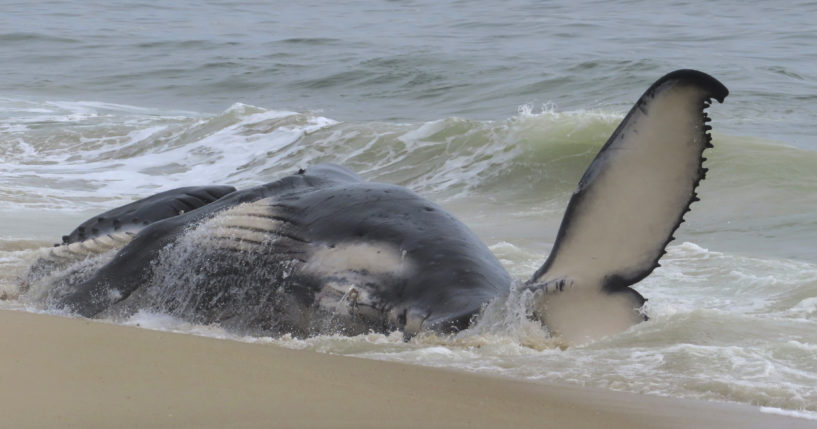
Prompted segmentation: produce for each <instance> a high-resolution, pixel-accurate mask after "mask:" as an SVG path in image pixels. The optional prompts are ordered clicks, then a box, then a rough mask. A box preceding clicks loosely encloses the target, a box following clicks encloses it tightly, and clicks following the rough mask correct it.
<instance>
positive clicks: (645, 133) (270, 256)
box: [49, 70, 728, 343]
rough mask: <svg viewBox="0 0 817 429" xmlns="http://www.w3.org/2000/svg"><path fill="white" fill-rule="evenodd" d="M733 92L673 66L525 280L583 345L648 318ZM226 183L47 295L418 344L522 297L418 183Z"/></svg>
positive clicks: (548, 318)
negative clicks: (216, 194) (710, 112)
mask: <svg viewBox="0 0 817 429" xmlns="http://www.w3.org/2000/svg"><path fill="white" fill-rule="evenodd" d="M727 93H728V92H727V90H726V88H725V87H724V86H723V85H721V84H720V83H719V82H718V81H717V80H715V79H714V78H712V77H710V76H709V75H706V74H704V73H701V72H697V71H692V70H679V71H676V72H673V73H670V74H668V75H666V76H664V77H663V78H661V79H659V80H658V81H657V82H656V83H655V84H653V85H652V86H651V87H650V88H649V89H648V90H647V92H646V93H645V94H644V95H643V96H642V97H641V98H640V99H639V100H638V102H637V103H636V105H635V107H633V109H632V110H631V111H630V113H629V114H628V115H627V117H626V118H625V119H624V121H623V122H622V123H621V125H619V127H618V128H617V129H616V131H615V132H614V133H613V135H612V136H611V137H610V139H609V141H608V142H607V143H606V144H605V145H604V147H603V148H602V149H601V151H600V152H599V154H598V156H597V157H596V159H595V160H594V161H593V163H592V164H591V165H590V167H589V168H588V170H587V172H586V173H585V174H584V176H583V177H582V179H581V182H580V183H579V186H578V188H577V190H576V191H575V193H574V194H573V197H572V198H571V200H570V203H569V204H568V207H567V210H566V212H565V217H564V220H563V221H562V225H561V227H560V230H559V233H558V236H557V240H556V243H555V244H554V247H553V252H552V253H551V255H550V256H549V258H548V259H547V261H546V262H545V263H544V265H543V266H542V267H541V268H540V269H539V270H538V271H537V272H536V273H535V274H534V276H533V277H532V279H531V280H530V281H528V282H527V283H525V284H524V286H523V287H524V288H525V289H527V290H528V291H529V292H530V295H531V296H532V300H531V305H532V308H531V311H532V313H533V315H534V317H535V318H538V319H539V320H541V321H543V322H544V324H545V325H546V326H547V328H548V329H550V331H551V332H552V333H553V334H554V335H558V336H561V337H563V338H564V339H566V340H568V341H570V342H574V343H575V342H581V341H586V340H587V339H593V338H598V337H599V336H602V335H609V334H613V333H616V332H619V331H621V330H623V329H626V328H627V327H629V326H631V325H632V324H634V323H637V322H638V321H641V320H644V317H643V315H642V314H641V313H640V308H641V306H642V305H643V303H644V298H643V297H642V296H641V295H640V294H639V293H638V292H636V291H635V290H633V289H631V288H630V287H629V286H630V285H632V284H634V283H636V282H638V281H640V280H641V279H643V278H644V277H646V276H647V275H649V273H650V272H652V271H653V269H655V267H656V266H658V260H659V258H660V257H661V255H663V253H664V251H665V250H664V249H665V247H666V245H667V243H668V242H669V241H670V240H671V239H672V234H673V232H674V231H675V229H676V228H677V227H678V225H679V224H680V223H681V222H682V220H683V219H682V216H683V214H684V213H685V212H686V211H688V209H689V205H690V204H691V203H692V202H693V201H695V199H696V196H695V188H696V186H697V185H698V182H700V180H701V179H703V177H704V173H705V171H706V170H705V169H703V168H702V162H703V158H702V156H701V154H702V152H703V150H704V149H705V148H706V147H708V146H709V145H710V144H709V135H708V133H707V131H708V130H709V127H708V125H706V123H707V122H708V118H707V116H706V114H705V113H704V109H705V107H707V106H708V101H709V100H710V99H711V98H715V99H717V100H719V101H723V99H724V97H726V95H727ZM228 191H229V192H228ZM225 192H226V194H225V195H224V196H222V197H220V198H218V199H216V200H215V201H212V202H208V203H206V204H203V205H201V206H200V207H198V208H194V209H193V210H190V211H185V212H183V213H175V212H174V213H171V215H170V216H167V217H165V218H163V219H160V220H159V219H157V220H156V221H155V222H153V223H149V224H148V225H147V226H145V227H144V229H142V230H140V231H139V232H138V233H136V234H135V235H134V237H133V240H132V241H130V243H129V244H127V245H125V246H124V247H123V248H122V249H121V250H119V251H118V253H117V254H116V255H115V256H114V257H113V258H112V259H111V260H110V262H108V263H106V264H105V265H104V266H101V267H100V268H98V269H97V268H94V269H95V270H96V271H95V272H93V274H92V275H91V276H90V277H88V278H87V279H83V280H82V281H77V282H67V283H64V284H65V286H64V287H62V288H55V291H54V292H53V293H51V294H50V296H49V300H50V302H52V303H53V305H54V306H56V307H60V308H65V309H68V310H71V311H74V312H76V313H78V314H81V315H83V316H87V317H95V316H115V315H121V314H130V313H132V312H134V311H138V310H140V309H152V310H155V311H161V312H165V313H169V314H172V315H174V316H177V317H180V318H183V319H187V320H192V321H195V322H197V323H214V322H215V323H220V324H222V326H225V327H228V328H234V329H236V330H239V331H245V332H246V331H251V332H253V333H264V334H268V335H280V334H292V335H295V336H309V335H315V334H324V333H343V334H348V335H354V334H359V333H365V332H371V331H376V332H391V331H394V330H400V331H402V332H403V333H404V335H405V336H406V337H410V336H412V335H415V334H417V333H418V332H421V331H433V332H441V333H450V332H457V331H460V330H463V329H466V328H468V327H469V326H471V324H472V323H474V321H475V320H477V319H478V317H479V314H480V312H481V311H482V309H483V308H485V306H486V305H487V304H489V303H491V302H494V301H496V302H501V300H503V299H506V298H507V297H508V296H510V292H511V287H512V283H513V280H512V278H511V276H510V275H509V274H508V272H507V271H506V270H505V269H504V268H503V267H502V265H501V264H500V263H499V261H498V260H497V258H496V257H495V256H494V255H493V254H492V253H491V252H490V251H489V250H488V248H487V247H486V246H485V245H484V244H483V243H482V242H480V240H479V239H478V238H477V237H476V235H475V234H474V233H473V232H471V231H470V230H469V229H468V228H467V227H466V226H465V225H463V224H462V223H461V222H459V221H458V220H456V219H455V218H454V217H453V216H451V215H450V214H449V213H447V212H445V211H444V210H443V209H442V208H440V207H439V206H437V205H435V204H433V203H431V202H429V201H427V200H425V199H424V198H422V197H420V196H419V195H417V194H415V193H413V192H411V191H410V190H408V189H405V188H401V187H399V186H394V185H388V184H382V183H371V182H366V181H363V180H362V179H361V178H359V177H358V176H357V175H355V174H354V173H352V172H351V171H349V170H347V169H345V168H343V167H340V166H337V165H331V164H321V165H316V166H312V167H309V168H307V169H306V170H300V171H299V172H298V173H296V174H293V175H290V176H286V177H284V178H281V179H280V180H277V181H274V182H271V183H268V184H266V185H262V186H257V187H255V188H250V189H246V190H241V191H234V192H232V191H230V190H225ZM160 195H161V194H160ZM158 197H159V196H156V197H151V198H158ZM148 200H150V199H148ZM146 201H147V200H146ZM160 205H161V204H160ZM165 206H167V205H165ZM170 207H173V208H174V209H176V208H175V206H173V205H170ZM126 208H127V206H126V207H123V208H120V209H116V210H113V211H111V212H109V213H120V212H126V211H127V210H126ZM178 211H179V212H180V211H181V210H178ZM102 217H103V218H107V217H108V216H107V214H106V215H103V216H102ZM157 217H161V216H157ZM89 222H91V221H89ZM86 223H87V222H86ZM84 225H85V224H84ZM84 228H86V229H85V231H86V232H87V228H88V225H85V226H84ZM97 229H98V230H100V231H101V229H100V228H97ZM80 232H81V231H80ZM74 235H81V234H79V233H78V232H77V231H75V232H74V233H72V234H71V235H69V236H68V239H67V241H70V240H72V237H73V236H74ZM71 245H72V244H69V246H71ZM526 296H527V295H526Z"/></svg>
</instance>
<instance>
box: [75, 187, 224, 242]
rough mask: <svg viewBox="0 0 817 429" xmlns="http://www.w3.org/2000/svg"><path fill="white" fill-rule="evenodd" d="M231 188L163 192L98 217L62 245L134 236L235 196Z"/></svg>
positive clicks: (77, 230) (80, 228) (83, 225)
mask: <svg viewBox="0 0 817 429" xmlns="http://www.w3.org/2000/svg"><path fill="white" fill-rule="evenodd" d="M234 191H235V188H234V187H232V186H189V187H184V188H177V189H172V190H169V191H165V192H161V193H158V194H155V195H152V196H150V197H147V198H143V199H141V200H138V201H134V202H132V203H130V204H126V205H124V206H121V207H117V208H115V209H113V210H109V211H107V212H105V213H102V214H99V215H96V216H94V217H92V218H90V219H88V220H86V221H85V222H83V223H82V224H80V225H79V226H78V227H77V228H75V229H74V230H73V231H71V233H70V234H68V235H65V236H63V237H62V244H71V243H76V242H81V241H86V240H89V239H91V238H94V237H99V236H102V235H105V234H110V233H115V232H126V231H127V232H134V231H138V230H140V229H142V228H144V227H145V226H146V225H149V224H151V223H154V222H156V221H159V220H162V219H166V218H169V217H173V216H177V215H179V214H181V213H185V212H189V211H191V210H195V209H197V208H199V207H203V206H205V205H207V204H210V203H212V202H213V201H216V200H218V199H219V198H221V197H223V196H225V195H227V194H229V193H232V192H234Z"/></svg>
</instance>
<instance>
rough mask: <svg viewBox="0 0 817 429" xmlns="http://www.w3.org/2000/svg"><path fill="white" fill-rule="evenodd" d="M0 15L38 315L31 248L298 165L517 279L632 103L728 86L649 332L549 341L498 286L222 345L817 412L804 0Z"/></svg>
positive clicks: (11, 297) (816, 187)
mask: <svg viewBox="0 0 817 429" xmlns="http://www.w3.org/2000/svg"><path fill="white" fill-rule="evenodd" d="M730 3H732V4H730ZM0 8H1V9H2V11H3V13H2V14H0V53H2V55H3V58H5V59H6V60H4V61H2V62H0V160H2V162H0V267H1V268H2V269H0V295H4V296H5V297H6V298H7V299H6V300H5V301H0V306H4V307H12V308H20V307H23V308H30V309H33V310H36V309H37V307H36V304H35V303H31V302H27V301H26V300H19V299H17V294H18V292H19V289H18V285H19V278H20V277H21V276H23V275H24V274H25V270H26V267H27V266H28V264H29V263H30V262H31V260H32V259H33V258H34V257H35V254H36V252H37V250H36V249H38V248H41V247H44V246H49V245H50V244H52V243H54V242H56V241H58V239H59V237H60V236H61V235H63V234H65V233H67V232H68V231H70V230H71V229H73V228H74V227H75V226H76V225H77V224H78V223H79V222H81V221H82V220H84V219H85V218H87V217H89V216H91V215H93V214H95V213H98V212H100V211H104V210H107V209H108V208H112V207H114V206H116V205H118V204H122V203H125V202H128V201H132V200H133V199H136V198H139V197H142V196H146V195H149V194H151V193H154V192H157V191H160V190H165V189H170V188H173V187H177V186H183V185H190V184H211V183H221V184H231V185H235V186H237V187H241V188H244V187H248V186H252V185H255V184H259V183H264V182H267V181H270V180H274V179H275V178H277V177H280V176H281V175H282V174H286V173H290V172H292V171H294V170H296V169H297V168H299V167H302V166H307V165H310V164H312V163H316V162H336V163H341V164H344V165H347V166H349V167H351V168H353V169H354V170H356V171H358V172H359V173H360V174H361V175H363V176H364V177H365V178H367V179H372V180H381V181H388V182H393V183H398V184H401V185H404V186H407V187H409V188H411V189H413V190H415V191H417V192H419V193H421V194H423V195H425V196H427V197H429V198H430V199H432V200H434V201H437V202H439V203H441V204H442V205H443V206H445V207H446V208H448V209H449V210H451V211H452V212H453V213H455V214H456V215H457V216H458V217H459V218H461V219H462V220H463V221H464V222H465V223H466V224H468V225H469V226H471V227H472V228H473V229H474V230H475V231H476V232H477V234H478V235H479V236H480V237H482V238H483V240H484V241H485V242H486V243H487V244H488V245H489V246H490V247H491V249H492V250H493V251H494V252H495V253H496V254H497V255H499V257H500V259H501V261H502V262H503V264H505V266H506V267H507V268H508V269H509V270H510V271H511V272H512V273H513V274H514V275H516V276H518V277H521V278H525V277H527V276H529V275H530V274H531V273H532V272H533V271H534V270H535V269H536V268H537V267H538V266H539V265H540V264H541V263H542V261H544V259H545V257H546V255H547V253H548V251H549V248H550V246H551V244H552V241H553V238H554V237H555V233H556V229H557V227H558V224H559V221H560V219H561V215H562V211H563V210H564V207H565V204H566V202H567V199H568V198H569V196H570V193H571V192H572V189H573V187H574V186H575V184H576V182H577V181H578V179H579V177H580V176H581V174H582V172H583V170H584V169H585V168H586V166H587V165H588V164H589V162H590V161H591V160H592V158H593V156H594V155H595V152H596V151H597V150H598V148H599V147H600V146H601V145H602V144H603V142H604V140H605V139H606V137H607V136H608V135H609V133H610V132H611V131H612V130H613V128H614V127H615V125H616V124H617V122H618V121H619V120H620V119H621V118H622V117H623V114H624V113H625V112H626V110H627V109H628V108H629V107H630V105H631V103H632V102H633V101H634V100H635V99H636V98H637V97H638V95H640V93H641V91H643V90H644V89H645V88H646V87H647V86H648V85H649V84H650V83H651V82H652V81H653V80H654V79H656V78H658V77H659V76H660V75H662V74H664V73H665V72H667V71H670V70H672V69H675V68H680V67H694V68H699V69H702V70H704V71H707V72H709V73H711V74H713V75H714V76H716V77H717V78H719V79H720V80H722V81H723V82H724V83H725V84H726V85H727V86H728V87H729V88H730V90H731V91H732V94H731V95H730V96H729V98H728V99H727V102H726V104H724V105H716V106H713V107H712V109H710V110H711V116H712V118H713V127H714V128H715V133H714V140H713V143H714V144H715V148H714V149H711V150H709V151H707V153H706V156H707V157H708V158H709V161H707V164H706V166H707V167H709V168H710V173H709V175H708V178H707V180H706V181H704V182H703V184H702V185H701V188H700V194H701V198H702V201H701V202H698V203H695V204H694V205H693V211H692V213H690V214H688V215H687V216H686V218H687V222H686V223H685V224H684V225H683V226H682V227H681V229H680V230H679V233H678V234H677V237H678V239H677V240H675V241H674V242H673V243H672V244H671V245H670V248H669V253H668V254H667V255H666V256H665V257H664V259H663V260H662V265H663V266H662V267H661V268H659V269H657V270H656V271H655V272H654V273H653V274H652V275H651V276H650V277H648V278H647V279H646V280H644V281H643V282H641V283H640V284H639V285H638V287H637V289H638V290H639V291H640V292H641V293H642V294H643V295H645V296H646V297H648V298H649V299H650V301H649V303H648V310H649V315H650V317H651V320H650V321H649V322H648V323H642V324H640V325H638V326H636V327H634V328H632V329H630V330H628V331H627V332H624V333H622V334H620V335H616V336H613V337H609V338H606V339H603V340H600V341H597V342H595V343H591V344H586V345H580V346H570V347H567V348H565V344H562V343H560V342H559V341H558V340H554V339H550V338H549V337H548V335H547V333H546V332H545V331H544V330H543V329H542V328H541V327H539V326H538V325H536V324H535V323H532V322H529V321H527V319H526V318H525V317H524V315H523V312H521V311H520V310H519V309H518V308H515V307H514V303H513V301H511V302H510V303H509V304H508V305H507V306H506V307H504V308H490V309H489V311H488V312H487V313H486V314H485V316H484V317H483V319H482V320H481V321H480V323H478V324H477V325H476V326H475V327H474V328H472V329H470V330H468V331H466V332H463V333H461V334H459V335H457V336H455V337H451V338H440V337H433V336H424V337H420V338H417V339H415V340H412V341H411V342H408V343H405V342H403V341H402V337H401V336H400V335H394V336H389V337H387V336H382V335H368V336H361V337H354V338H345V337H317V338H312V339H307V340H300V339H292V338H283V339H258V338H240V339H242V340H246V341H271V342H274V343H277V344H283V345H285V346H287V347H296V348H305V349H312V350H318V351H323V352H330V353H339V354H347V355H354V356H362V357H369V358H376V359H387V360H396V361H401V362H411V363H419V364H425V365H434V366H441V367H454V368H464V369H468V370H473V371H478V372H484V373H491V374H504V375H508V376H512V377H519V378H527V379H534V380H547V381H557V382H570V383H578V384H582V385H590V386H598V387H606V388H612V389H619V390H627V391H634V392H643V393H651V394H659V395H669V396H679V397H691V398H703V399H711V400H727V401H736V402H743V403H749V404H755V405H760V406H764V407H772V408H782V409H785V410H801V411H802V413H801V415H802V416H806V417H809V416H811V417H814V416H817V387H815V386H817V358H815V356H817V248H816V247H815V244H814V243H817V140H815V138H814V136H815V134H817V133H816V131H817V107H815V106H816V105H817V85H815V83H814V82H815V81H817V68H815V64H817V48H815V46H814V43H813V39H814V37H813V36H814V34H813V25H811V24H810V22H811V21H812V17H813V16H815V12H816V11H817V4H814V3H809V2H789V3H787V6H786V7H785V8H784V7H782V6H781V7H780V8H774V9H771V8H770V9H763V8H758V7H752V8H750V7H749V6H743V3H738V2H718V3H717V4H711V3H697V2H686V3H677V4H674V5H661V6H658V5H657V4H655V3H653V2H642V1H629V2H625V3H616V4H610V3H607V2H590V1H585V2H578V3H576V2H556V3H549V4H540V2H524V1H512V2H504V3H502V4H501V5H500V4H493V3H490V2H451V3H445V4H442V3H439V2H422V1H414V2H412V1H406V2H345V3H337V2H318V1H315V2H297V3H291V4H288V5H283V6H282V5H277V6H275V7H271V6H269V5H266V4H264V3H263V2H259V3H253V2H247V1H235V2H226V1H221V2H204V3H196V5H195V7H194V5H192V4H186V3H185V2H174V5H173V6H158V5H152V4H147V3H140V2H125V3H107V2H98V3H97V2H84V3H82V4H73V5H70V6H69V5H65V4H62V3H57V2H54V3H50V2H45V3H39V4H36V5H32V4H28V3H20V4H14V3H9V2H5V3H3V4H2V5H0ZM136 106H139V107H136ZM127 323H131V324H139V325H140V326H145V327H152V328H158V329H172V330H180V331H183V332H188V333H197V334H204V335H212V336H226V337H228V338H233V339H239V338H236V337H234V336H232V335H231V334H230V333H228V332H225V331H223V330H221V329H220V328H219V327H214V326H194V325H189V324H186V323H185V322H183V321H179V320H175V319H172V318H169V317H167V316H164V315H161V314H147V313H139V314H137V315H136V316H134V317H133V318H131V319H130V320H129V321H127Z"/></svg>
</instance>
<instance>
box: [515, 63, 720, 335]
mask: <svg viewBox="0 0 817 429" xmlns="http://www.w3.org/2000/svg"><path fill="white" fill-rule="evenodd" d="M728 93H729V92H728V90H727V89H726V87H725V86H723V85H722V84H721V83H720V82H718V81H717V80H716V79H714V78H713V77H711V76H709V75H707V74H705V73H702V72H699V71H695V70H678V71H675V72H672V73H669V74H667V75H666V76H664V77H662V78H661V79H659V80H658V81H656V82H655V83H654V84H653V85H652V86H650V87H649V89H647V91H646V92H645V93H644V95H642V96H641V98H639V99H638V101H637V102H636V103H635V106H633V108H632V109H631V110H630V112H629V113H628V114H627V116H626V117H625V118H624V120H623V121H622V122H621V124H620V125H619V126H618V128H616V130H615V131H614V132H613V134H612V135H611V136H610V138H609V140H608V141H607V143H605V145H604V146H603V147H602V149H601V151H600V152H599V154H598V155H597V156H596V158H595V159H594V160H593V162H592V163H591V164H590V167H588V169H587V171H586V172H585V173H584V176H583V177H582V178H581V180H580V181H579V185H578V187H577V189H576V190H575V191H574V193H573V196H572V197H571V199H570V202H569V203H568V206H567V210H566V211H565V215H564V218H563V220H562V225H561V227H560V228H559V233H558V235H557V237H556V242H555V243H554V245H553V250H552V252H551V254H550V256H549V257H548V259H547V260H546V261H545V263H544V265H542V267H541V268H540V269H539V270H537V271H536V273H535V274H534V275H533V278H532V279H531V280H530V281H529V284H539V285H545V284H551V285H553V284H559V285H560V289H564V286H565V285H568V286H569V287H568V289H575V290H577V291H578V290H581V291H582V293H583V294H600V296H605V295H606V297H607V298H609V296H610V294H612V295H614V296H616V297H618V298H621V299H619V301H621V302H622V304H623V305H624V307H628V308H629V310H628V311H629V313H631V317H633V316H632V314H636V316H637V313H634V312H633V311H632V309H633V308H636V309H637V308H640V307H641V304H643V301H644V300H643V298H642V297H641V295H639V294H638V293H637V292H635V291H633V290H632V289H629V288H628V286H630V285H632V284H634V283H636V282H638V281H640V280H641V279H643V278H644V277H646V276H647V275H649V274H650V273H651V272H652V271H653V270H654V269H655V268H656V267H657V266H658V260H659V258H661V256H662V255H663V254H664V253H665V247H666V245H667V244H668V243H669V242H670V241H671V240H672V239H673V238H674V237H673V233H674V232H675V230H676V229H677V228H678V226H679V225H680V224H681V223H682V222H683V220H684V219H683V216H684V214H685V213H686V212H687V211H689V206H690V204H692V202H694V201H697V195H696V193H695V188H696V187H697V185H698V183H699V182H700V181H701V180H702V179H703V178H704V175H705V174H706V171H707V170H706V169H705V168H703V167H702V164H703V161H704V158H703V157H702V153H703V151H704V149H705V148H707V147H711V144H710V136H709V133H708V131H709V130H710V129H711V127H710V126H709V125H708V124H707V123H708V122H709V118H708V117H707V115H706V112H705V109H706V108H707V107H708V106H709V102H710V100H711V99H712V98H715V99H716V100H718V101H719V102H723V100H724V98H725V97H726V96H727V95H728ZM545 289H547V288H545ZM602 292H603V293H602ZM576 293H578V292H576ZM557 295H558V294H557ZM549 296H554V297H555V296H556V295H549ZM564 299H567V298H564ZM585 302H586V301H585ZM563 304H565V305H566V304H567V303H566V302H562V303H558V304H557V303H556V302H555V301H551V302H550V305H549V307H550V308H549V309H548V310H547V311H543V313H550V314H551V315H550V316H547V314H545V319H546V320H545V323H546V324H548V326H549V327H551V328H553V326H554V325H563V326H564V325H566V324H573V321H570V322H567V321H565V322H567V323H559V322H558V321H555V320H552V319H553V318H554V317H556V316H555V315H554V313H558V311H554V309H553V307H556V306H562V305H563ZM547 319H551V320H547ZM549 322H550V323H549ZM557 329H559V328H557Z"/></svg>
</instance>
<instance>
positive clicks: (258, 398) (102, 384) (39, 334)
mask: <svg viewBox="0 0 817 429" xmlns="http://www.w3.org/2000/svg"><path fill="white" fill-rule="evenodd" d="M0 350H2V351H1V352H0V382H2V385H3V389H1V390H0V413H2V416H3V417H2V418H3V421H4V424H6V425H9V426H8V427H53V428H74V427H76V428H95V427H112V426H116V427H153V428H163V427H168V428H169V427H174V428H176V427H200V428H224V427H231V428H232V427H239V428H256V427H258V428H261V427H310V428H311V427H332V428H343V427H349V428H365V427H406V428H409V427H446V428H447V427H470V428H483V427H484V428H489V427H498V426H500V425H514V426H512V427H570V428H597V427H607V428H611V429H614V428H625V427H626V428H682V427H724V426H725V427H741V428H767V427H776V428H784V427H785V428H801V427H802V428H807V427H813V425H814V421H811V420H807V419H802V418H795V417H788V416H785V415H781V414H771V413H767V412H761V411H760V408H759V407H753V406H749V405H741V404H731V403H719V402H706V401H697V400H689V399H677V398H665V397H657V396H646V395H639V394H634V393H624V392H614V391H607V390H601V389H592V388H584V387H578V386H570V385H557V384H543V383H533V382H526V381H523V380H512V379H505V378H500V377H497V376H489V375H479V374H472V373H466V372H461V371H456V370H449V369H438V368H429V367H423V366H415V365H408V364H402V363H393V362H384V361H376V360H368V359H361V358H355V357H346V356H337V355H329V354H322V353H317V352H312V351H303V350H291V349H286V348H282V347H280V346H277V345H271V344H252V343H243V342H237V341H232V340H221V339H214V338H207V337H198V336H193V335H189V334H180V333H171V332H165V331H154V330H147V329H141V328H137V327H129V326H121V325H114V324H109V323H105V322H99V321H93V320H85V319H73V318H65V317H59V316H52V315H43V314H36V313H28V312H24V311H16V310H0Z"/></svg>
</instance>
